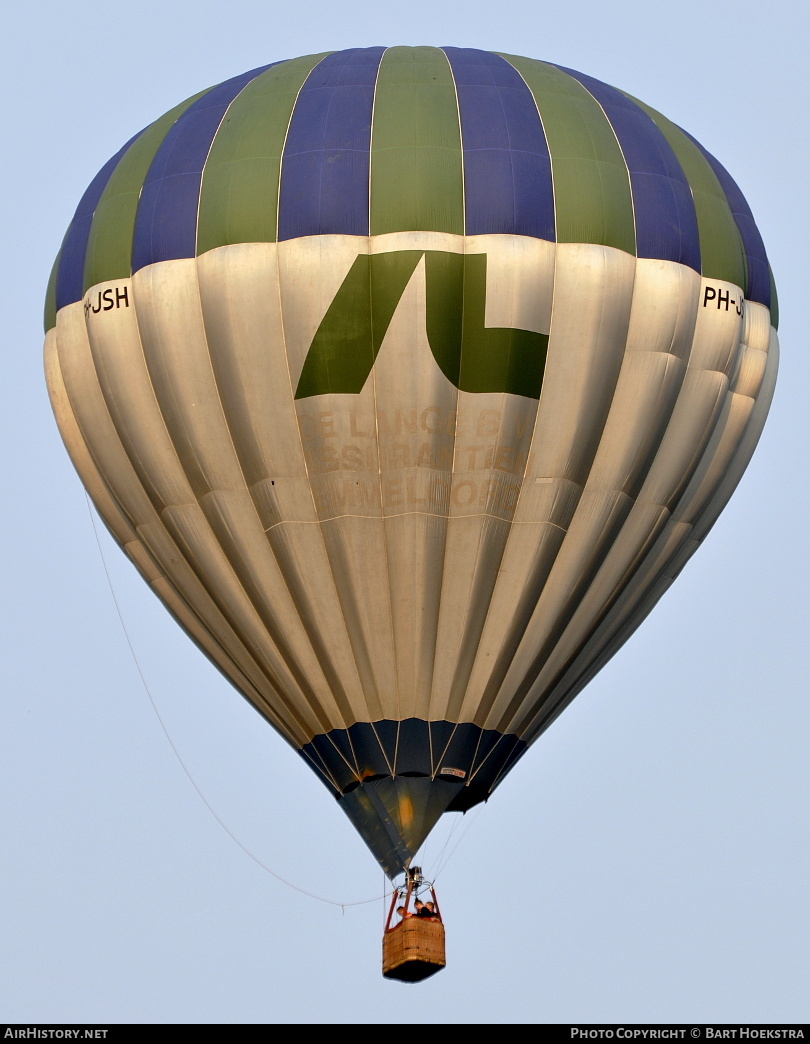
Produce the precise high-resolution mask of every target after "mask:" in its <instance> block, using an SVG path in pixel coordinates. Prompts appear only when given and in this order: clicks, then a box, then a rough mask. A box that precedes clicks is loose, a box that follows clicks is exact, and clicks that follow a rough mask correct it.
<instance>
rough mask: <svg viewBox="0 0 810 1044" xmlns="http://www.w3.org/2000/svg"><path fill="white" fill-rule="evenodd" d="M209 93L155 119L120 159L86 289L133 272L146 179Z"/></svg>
mask: <svg viewBox="0 0 810 1044" xmlns="http://www.w3.org/2000/svg"><path fill="white" fill-rule="evenodd" d="M207 93H208V91H207V90H205V91H200V93H199V94H195V95H194V96H193V97H192V98H188V99H187V100H186V101H184V102H181V103H180V105H176V106H175V107H174V108H173V109H170V110H169V112H167V113H166V114H165V116H161V117H160V119H159V120H155V122H154V123H153V124H151V126H149V127H147V128H146V130H145V131H144V132H143V134H141V135H140V137H139V138H138V139H137V141H135V142H134V143H133V144H132V145H131V146H130V147H129V148H128V149H127V151H126V152H125V153H124V155H123V156H122V157H121V159H120V160H119V162H118V166H117V167H116V168H115V170H114V171H113V173H112V175H111V177H110V180H109V181H108V182H107V184H106V186H105V187H104V191H103V192H102V194H101V199H100V200H99V201H98V206H97V207H96V210H95V213H94V214H93V224H92V225H91V226H90V237H89V239H88V241H87V255H86V257H85V261H84V289H85V290H87V289H88V288H89V287H91V286H95V284H96V283H101V282H102V281H104V280H107V279H126V278H127V277H128V276H130V275H131V274H132V236H133V232H134V230H135V215H136V214H137V211H138V201H139V199H140V198H141V188H142V186H143V181H144V178H145V177H146V175H147V173H148V171H149V167H150V166H151V164H152V160H153V159H154V158H155V153H156V152H157V150H158V149H159V148H160V145H161V143H162V142H163V139H164V138H165V137H166V135H167V134H168V132H169V130H170V129H171V127H172V125H173V124H174V122H175V121H176V120H177V118H178V117H179V116H181V115H182V113H184V112H185V111H186V109H187V108H188V107H189V106H190V105H193V103H194V102H195V101H196V100H197V99H198V98H201V97H202V96H203V95H204V94H207Z"/></svg>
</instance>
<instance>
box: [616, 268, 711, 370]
mask: <svg viewBox="0 0 810 1044" xmlns="http://www.w3.org/2000/svg"><path fill="white" fill-rule="evenodd" d="M700 288H701V284H700V276H699V275H698V274H697V272H695V271H693V270H692V269H691V268H687V267H686V266H685V265H679V264H676V263H675V262H673V261H658V260H652V259H650V258H642V257H640V258H638V259H637V260H636V269H635V280H634V284H633V308H632V311H631V313H630V325H629V327H628V330H627V351H628V352H655V353H659V352H660V353H665V354H667V355H674V356H675V357H676V358H678V359H680V360H681V362H683V363H686V362H687V360H688V359H689V354H690V352H691V350H692V338H693V335H694V332H695V317H696V312H697V308H698V304H699V300H700Z"/></svg>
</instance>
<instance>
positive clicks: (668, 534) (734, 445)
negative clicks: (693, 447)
mask: <svg viewBox="0 0 810 1044" xmlns="http://www.w3.org/2000/svg"><path fill="white" fill-rule="evenodd" d="M759 339H760V342H761V336H760V338H759ZM777 355H778V348H777V346H776V344H775V342H772V345H771V351H770V353H769V364H768V369H767V371H766V375H765V379H764V381H763V383H762V386H761V388H760V390H759V397H758V400H757V402H756V404H755V405H754V404H752V402H751V400H750V399H748V398H746V397H743V396H740V395H734V394H730V395H729V396H728V397H727V402H726V408H725V409H724V410H723V412H722V414H721V417H720V423H719V424H718V427H717V429H716V431H715V433H714V435H713V437H712V440H711V442H710V443H709V445H708V446H707V447H706V450H705V452H704V455H703V459H702V460H701V463H700V465H699V467H698V469H697V471H696V473H695V476H694V478H693V480H692V483H691V485H690V487H689V488H688V489H687V491H686V493H685V495H684V497H683V498H682V500H681V502H680V503H679V505H678V510H677V513H676V516H675V517H674V518H673V520H672V521H671V522H669V524H668V525H667V526H666V527H665V528H664V529H663V531H661V534H660V539H658V540H657V541H656V545H655V547H654V549H653V550H652V551H651V553H650V554H649V555H648V556H647V558H646V561H643V564H641V567H640V568H638V570H637V571H636V566H635V565H632V567H631V568H630V570H629V571H628V575H632V574H633V572H634V571H635V575H632V580H631V582H630V584H629V586H627V587H626V588H625V590H624V593H623V594H621V595H620V597H619V598H618V600H617V601H616V603H615V604H614V605H613V607H612V608H611V609H610V611H609V613H608V615H607V616H606V617H605V619H604V620H603V622H602V623H601V625H600V626H599V628H598V629H597V630H596V632H595V634H594V635H593V637H592V638H591V639H590V640H589V641H588V642H587V643H586V644H585V645H584V646H583V647H582V648H581V650H580V651H579V653H578V655H577V657H576V659H575V660H574V662H573V663H572V664H571V666H570V667H569V668H568V669H567V670H566V672H565V673H564V674H563V675H562V677H561V679H560V681H559V683H558V684H557V685H556V686H555V688H554V689H553V690H552V691H551V692H550V693H549V697H548V700H547V702H546V703H544V704H543V706H542V710H541V712H540V713H538V714H537V715H536V717H535V719H534V721H533V722H532V723H531V724H527V723H525V722H519V723H517V725H518V727H519V728H528V730H529V731H528V733H527V734H526V738H528V737H529V735H531V736H535V735H537V734H539V732H540V731H542V730H543V729H544V728H546V727H547V726H548V724H549V722H550V721H551V720H553V718H554V717H556V716H557V714H558V713H560V711H561V710H562V708H563V707H564V706H566V705H567V703H568V702H570V700H571V699H572V698H573V697H574V696H575V695H576V693H577V692H579V691H580V690H581V688H582V687H583V686H584V685H585V684H587V682H588V681H589V680H590V678H592V677H593V676H594V674H595V673H596V672H597V671H598V670H599V669H600V668H601V666H602V665H603V664H604V663H606V662H607V660H608V659H609V658H610V657H611V656H612V655H613V654H614V653H615V652H616V651H617V649H618V648H619V647H620V646H621V645H622V644H623V643H624V641H626V639H627V638H628V637H629V636H630V634H632V632H633V631H634V630H635V629H636V627H638V625H639V624H640V623H641V622H642V620H643V619H644V618H645V617H646V616H647V614H648V613H649V612H650V611H651V609H652V608H653V607H654V605H655V604H656V603H657V601H658V600H659V598H660V597H661V596H662V594H663V593H664V591H665V590H666V589H667V587H668V586H669V584H670V583H671V581H672V579H673V578H674V577H675V576H677V574H678V573H679V572H680V570H681V569H682V568H683V566H684V565H685V564H686V562H687V561H688V559H689V558H691V556H692V555H693V554H694V552H695V550H696V549H697V547H698V546H699V544H700V542H701V540H702V539H703V537H704V536H705V534H706V533H707V532H708V530H709V529H710V528H711V526H712V525H713V523H714V521H715V520H716V518H717V517H718V515H719V514H720V511H721V510H722V508H723V507H724V506H725V504H726V503H727V501H728V499H729V497H730V496H731V493H732V492H733V490H734V488H735V487H736V485H737V483H738V481H739V479H740V477H741V476H742V473H743V471H744V470H745V467H746V466H747V464H748V461H749V460H750V457H751V454H752V453H753V450H754V447H755V445H756V442H757V440H758V438H759V434H760V432H761V430H762V426H763V424H764V421H765V417H766V415H767V412H768V408H769V405H770V398H771V394H772V391H773V385H774V382H775V377H776V359H777ZM752 406H753V409H752V408H751V407H752ZM699 512H702V514H699ZM663 517H666V516H665V515H664V516H663ZM696 518H697V519H699V522H698V525H697V526H694V527H693V526H692V525H691V524H689V523H690V521H691V520H692V519H696ZM620 550H621V538H620V540H619V541H617V544H616V545H615V546H614V548H613V549H612V550H611V554H610V555H609V557H608V560H607V561H606V563H605V567H606V568H603V570H602V571H601V573H600V577H599V578H598V581H599V582H598V583H597V584H595V585H594V589H593V590H592V592H589V595H588V599H590V597H591V594H592V593H594V594H595V593H596V591H597V589H598V587H599V586H602V587H603V588H604V589H605V591H606V592H609V591H610V588H611V587H614V588H615V590H616V591H618V590H619V589H620V586H621V584H620V582H619V581H618V578H614V577H613V576H611V575H610V573H609V572H607V571H606V570H607V569H608V568H609V567H611V566H615V564H616V563H617V560H618V555H619V552H620ZM588 599H586V600H584V602H583V605H582V607H581V614H582V615H583V616H584V615H585V613H586V611H587V601H588ZM539 682H540V679H538V688H539Z"/></svg>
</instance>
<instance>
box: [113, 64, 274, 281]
mask: <svg viewBox="0 0 810 1044" xmlns="http://www.w3.org/2000/svg"><path fill="white" fill-rule="evenodd" d="M275 64H278V63H275ZM269 68H270V66H269V65H265V66H262V68H260V69H253V70H251V71H250V72H247V73H243V74H242V75H241V76H235V77H233V79H231V80H226V81H225V82H224V83H221V84H220V85H219V86H218V87H214V88H212V90H210V91H209V92H208V93H207V94H205V95H204V96H203V97H202V98H200V99H199V101H196V102H195V103H194V104H193V105H191V106H190V107H189V108H188V109H186V111H185V112H184V113H183V114H182V116H180V117H179V119H178V120H177V121H176V123H175V124H174V125H173V126H172V128H171V130H170V131H169V133H168V134H167V135H166V137H165V138H164V139H163V142H162V143H161V146H160V148H159V149H158V150H157V152H156V153H155V158H154V160H152V165H151V166H150V168H149V172H148V173H147V175H146V178H145V179H144V183H143V192H142V194H141V200H140V203H139V204H138V213H137V216H136V218H135V234H134V237H133V243H132V271H133V272H137V271H138V269H139V268H143V267H144V266H145V265H151V264H153V263H154V262H155V261H171V260H174V259H176V258H180V257H194V255H195V253H196V244H197V210H198V206H199V201H200V185H201V183H202V171H203V167H204V166H205V161H206V159H207V157H208V153H209V151H210V149H211V142H212V141H213V140H214V136H215V135H216V132H217V130H218V129H219V125H220V123H221V122H222V117H223V116H224V115H225V112H226V111H227V109H228V106H229V105H230V104H231V102H232V101H233V100H234V98H235V97H236V96H237V94H239V92H240V91H241V90H242V89H243V88H244V87H245V86H246V85H247V84H248V83H250V81H251V80H253V79H254V78H255V77H256V76H258V75H259V74H260V73H263V72H264V71H265V69H269Z"/></svg>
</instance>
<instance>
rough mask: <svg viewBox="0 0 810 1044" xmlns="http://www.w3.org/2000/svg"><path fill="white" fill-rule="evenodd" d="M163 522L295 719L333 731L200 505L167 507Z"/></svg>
mask: <svg viewBox="0 0 810 1044" xmlns="http://www.w3.org/2000/svg"><path fill="white" fill-rule="evenodd" d="M163 521H164V524H165V526H166V528H167V530H168V532H169V534H170V535H171V536H172V537H173V539H174V540H175V542H176V543H177V544H178V545H179V546H180V547H181V548H183V549H184V551H185V554H186V557H187V558H188V559H189V560H190V561H192V562H194V563H195V571H198V572H199V575H200V576H201V577H204V578H205V586H206V587H207V588H208V590H209V591H210V592H211V593H212V594H214V596H215V600H216V601H217V603H218V604H219V605H220V606H221V607H222V609H223V611H224V612H225V614H226V615H227V616H228V617H229V618H230V620H232V621H233V626H234V629H235V630H236V631H237V633H238V634H239V636H240V638H241V640H242V641H243V643H244V644H245V646H246V648H248V649H249V650H250V651H251V653H252V655H253V656H254V657H255V658H256V660H257V662H258V663H260V664H261V665H262V668H263V671H264V672H265V673H266V674H267V677H268V679H269V680H270V682H271V684H272V686H273V688H274V689H275V690H276V692H277V693H278V694H279V699H280V701H281V702H282V705H283V706H285V707H286V708H287V712H288V713H289V714H290V715H291V718H292V720H293V721H294V722H297V723H298V725H299V726H300V727H301V728H302V729H306V730H311V731H313V732H321V731H328V719H327V717H326V715H325V714H324V713H323V711H322V710H321V709H320V707H319V706H318V704H317V699H316V698H315V696H314V694H313V693H312V690H311V688H310V686H309V685H308V684H307V683H306V682H304V681H303V679H301V678H300V677H296V676H295V674H294V673H293V671H294V667H295V665H294V664H290V663H288V662H285V660H284V658H283V653H281V652H280V651H279V650H278V649H277V647H276V645H275V644H274V643H273V642H272V641H271V640H270V637H269V635H268V634H267V631H266V628H265V627H264V625H263V622H262V620H261V617H260V616H259V614H258V613H257V611H256V609H255V607H254V606H253V604H252V603H251V601H250V599H249V598H248V596H247V594H246V592H245V590H244V588H243V586H242V584H241V583H240V582H239V579H238V577H237V576H236V575H235V574H234V571H233V568H232V566H231V564H230V562H229V561H228V560H227V558H226V555H225V553H224V552H223V550H222V548H221V547H220V546H219V544H218V543H217V542H216V540H215V539H214V536H213V534H212V532H211V528H210V526H209V524H208V520H207V519H206V517H205V515H204V514H203V512H202V509H201V508H200V507H199V506H198V505H196V504H193V505H188V506H182V507H170V508H166V510H165V511H164V512H163ZM296 673H297V672H296ZM324 725H326V726H327V727H326V728H324V727H323V726H324Z"/></svg>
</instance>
